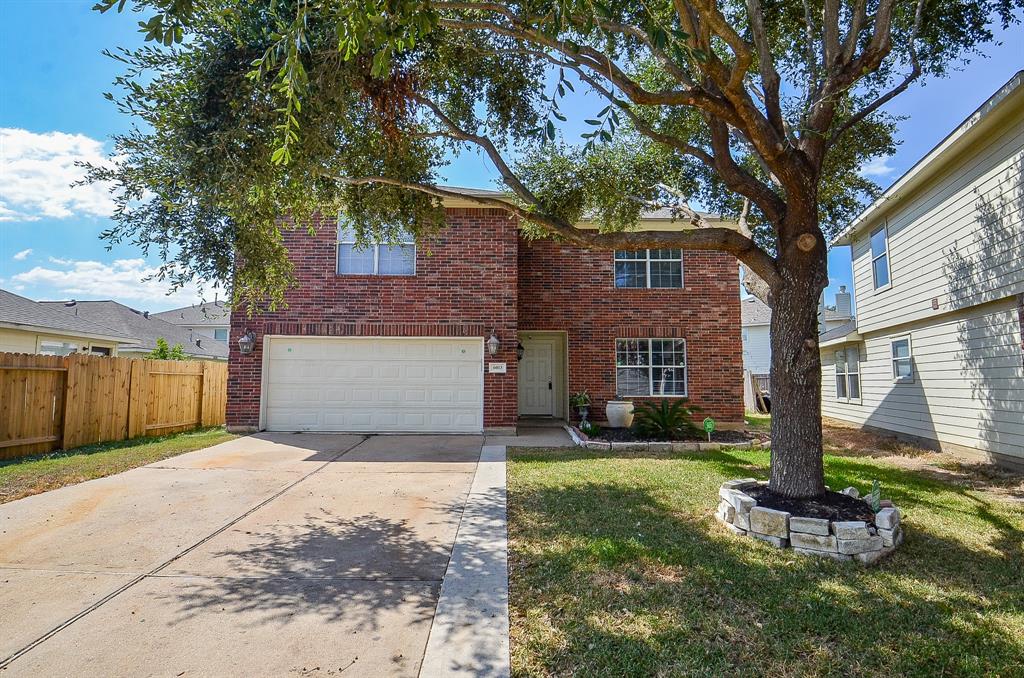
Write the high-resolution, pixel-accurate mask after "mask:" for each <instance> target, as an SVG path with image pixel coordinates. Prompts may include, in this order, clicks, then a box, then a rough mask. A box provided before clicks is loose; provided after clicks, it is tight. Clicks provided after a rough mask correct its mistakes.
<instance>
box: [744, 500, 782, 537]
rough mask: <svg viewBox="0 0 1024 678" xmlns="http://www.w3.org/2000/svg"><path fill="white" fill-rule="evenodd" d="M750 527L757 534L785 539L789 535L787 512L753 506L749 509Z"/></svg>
mask: <svg viewBox="0 0 1024 678" xmlns="http://www.w3.org/2000/svg"><path fill="white" fill-rule="evenodd" d="M750 529H751V530H753V531H754V532H757V533H759V534H763V535H768V536H773V537H779V538H781V539H785V538H787V537H789V514H788V513H786V512H785V511H776V510H775V509H769V508H764V507H763V506H755V507H754V508H752V509H750Z"/></svg>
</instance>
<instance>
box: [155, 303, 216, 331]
mask: <svg viewBox="0 0 1024 678" xmlns="http://www.w3.org/2000/svg"><path fill="white" fill-rule="evenodd" d="M149 317H150V318H159V319H160V320H163V321H166V322H169V323H171V324H172V325H186V326H189V327H194V326H198V325H227V324H229V323H230V322H231V309H230V308H228V305H227V304H225V303H224V302H223V301H208V302H206V303H205V304H193V305H191V306H182V307H181V308H175V309H171V310H170V311H161V312H160V313H152V314H150V316H149Z"/></svg>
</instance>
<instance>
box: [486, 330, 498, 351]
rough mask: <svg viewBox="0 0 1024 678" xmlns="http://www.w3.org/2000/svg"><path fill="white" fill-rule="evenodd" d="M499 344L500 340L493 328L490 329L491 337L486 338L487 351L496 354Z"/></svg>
mask: <svg viewBox="0 0 1024 678" xmlns="http://www.w3.org/2000/svg"><path fill="white" fill-rule="evenodd" d="M499 346H501V342H500V341H498V337H496V336H495V334H494V330H491V337H490V339H488V340H487V352H488V353H490V354H491V355H497V353H498V347H499Z"/></svg>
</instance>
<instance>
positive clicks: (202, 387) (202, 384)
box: [196, 360, 208, 428]
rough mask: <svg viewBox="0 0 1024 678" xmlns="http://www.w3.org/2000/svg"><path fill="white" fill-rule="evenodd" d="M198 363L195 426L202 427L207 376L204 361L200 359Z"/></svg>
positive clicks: (204, 413) (204, 414) (204, 418)
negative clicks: (197, 399) (196, 416)
mask: <svg viewBox="0 0 1024 678" xmlns="http://www.w3.org/2000/svg"><path fill="white" fill-rule="evenodd" d="M199 364H200V369H199V417H198V419H197V420H196V428H202V427H203V424H204V423H205V420H206V383H207V376H208V375H207V371H206V361H205V360H203V361H200V363H199Z"/></svg>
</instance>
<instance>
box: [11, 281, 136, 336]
mask: <svg viewBox="0 0 1024 678" xmlns="http://www.w3.org/2000/svg"><path fill="white" fill-rule="evenodd" d="M0 323H5V324H9V325H24V326H25V327H32V328H39V329H47V330H56V331H59V332H69V333H75V334H79V335H83V336H90V337H108V338H112V339H116V338H121V339H124V340H125V341H129V340H130V339H131V335H129V334H126V333H125V332H123V331H120V330H119V329H118V328H116V327H110V326H109V325H106V324H103V323H99V322H95V321H93V320H90V319H88V318H82V317H79V316H75V315H72V314H69V313H65V312H64V311H63V310H62V309H61V308H56V307H54V306H53V305H51V304H44V303H40V302H38V301H32V300H31V299H26V298H25V297H21V296H18V295H17V294H14V293H13V292H8V291H7V290H0Z"/></svg>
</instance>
